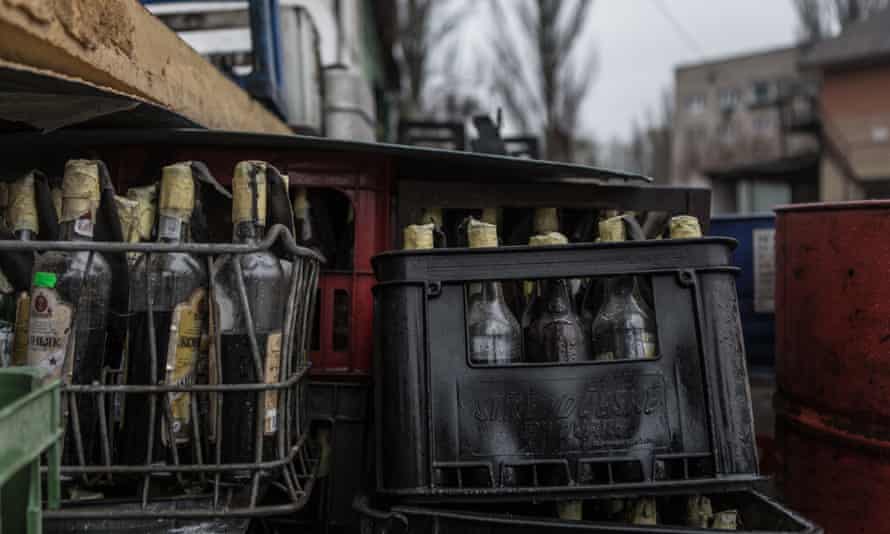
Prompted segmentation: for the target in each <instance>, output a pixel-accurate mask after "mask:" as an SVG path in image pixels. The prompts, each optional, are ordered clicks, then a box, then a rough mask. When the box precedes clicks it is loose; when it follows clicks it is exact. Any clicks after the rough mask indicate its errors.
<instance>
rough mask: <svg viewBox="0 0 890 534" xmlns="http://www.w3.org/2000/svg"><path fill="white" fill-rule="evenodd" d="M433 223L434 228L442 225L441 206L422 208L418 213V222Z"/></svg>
mask: <svg viewBox="0 0 890 534" xmlns="http://www.w3.org/2000/svg"><path fill="white" fill-rule="evenodd" d="M429 223H433V224H435V225H436V228H441V227H442V208H424V209H423V213H421V214H420V224H429Z"/></svg>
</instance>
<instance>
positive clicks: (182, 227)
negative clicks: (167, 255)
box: [158, 213, 189, 244]
mask: <svg viewBox="0 0 890 534" xmlns="http://www.w3.org/2000/svg"><path fill="white" fill-rule="evenodd" d="M188 241H189V225H188V221H187V220H185V219H182V218H181V217H177V216H175V215H170V214H164V213H161V215H160V217H159V218H158V243H171V244H175V243H187V242H188Z"/></svg>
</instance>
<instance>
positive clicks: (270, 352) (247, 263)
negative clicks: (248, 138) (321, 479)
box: [212, 161, 290, 478]
mask: <svg viewBox="0 0 890 534" xmlns="http://www.w3.org/2000/svg"><path fill="white" fill-rule="evenodd" d="M270 168H271V167H270V166H269V165H268V164H267V163H265V162H262V161H242V162H240V163H238V164H237V165H236V166H235V172H234V176H233V177H232V195H233V197H232V222H233V224H234V235H233V240H234V242H235V243H244V244H256V243H257V242H258V241H260V240H261V239H262V238H263V235H264V233H265V228H266V198H267V189H266V185H267V183H266V173H267V169H270ZM289 276H290V273H289V272H287V269H286V264H285V263H284V262H282V261H281V260H279V258H278V257H277V256H275V255H274V254H272V253H270V252H268V251H260V252H252V253H249V254H240V255H236V256H223V257H221V258H219V259H218V260H217V262H216V263H215V264H214V266H213V273H212V292H213V302H214V304H215V310H214V314H215V315H214V319H213V320H214V323H215V327H216V328H218V330H219V336H218V339H219V346H218V349H217V350H218V353H219V366H220V372H221V375H222V382H223V383H224V384H248V383H258V382H265V383H267V384H272V383H277V382H278V381H279V380H280V379H281V377H280V376H279V370H280V367H281V358H282V355H281V350H282V347H281V342H282V331H283V327H284V320H285V306H286V302H287V301H286V299H287V291H286V288H287V287H288V280H289ZM241 284H243V293H242V289H241V287H240V285H241ZM245 300H246V302H244V301H245ZM251 327H252V328H253V332H254V337H253V339H251V336H250V332H249V328H251ZM254 341H255V344H254ZM221 410H223V413H224V414H225V417H224V424H223V425H222V428H220V429H218V432H217V437H218V439H221V440H222V443H221V451H222V458H221V460H222V462H224V463H240V462H254V461H256V459H257V458H258V457H260V456H266V457H268V456H270V455H271V450H270V449H271V447H272V446H273V445H274V440H273V438H274V436H275V435H276V433H277V432H278V427H279V413H278V394H277V392H275V391H266V392H260V393H257V392H253V391H247V392H226V393H223V394H222V407H221ZM258 418H259V422H258ZM258 425H259V426H258ZM259 436H261V437H262V440H261V441H262V442H263V449H265V450H266V451H267V452H266V453H264V452H263V451H258V450H257V438H258V437H259ZM235 476H236V477H239V478H240V477H245V476H248V473H247V472H244V473H236V474H235Z"/></svg>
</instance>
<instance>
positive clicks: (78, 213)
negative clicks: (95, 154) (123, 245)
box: [60, 159, 99, 222]
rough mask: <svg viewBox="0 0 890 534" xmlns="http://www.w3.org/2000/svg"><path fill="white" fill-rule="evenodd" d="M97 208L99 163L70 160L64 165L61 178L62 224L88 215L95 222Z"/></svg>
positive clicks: (95, 161)
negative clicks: (63, 173)
mask: <svg viewBox="0 0 890 534" xmlns="http://www.w3.org/2000/svg"><path fill="white" fill-rule="evenodd" d="M98 208H99V161H97V160H89V159H72V160H69V161H68V163H66V164H65V175H64V177H63V178H62V217H61V218H60V220H61V221H62V222H67V221H75V220H77V219H80V218H82V217H83V216H84V215H89V219H90V221H95V220H96V210H97V209H98Z"/></svg>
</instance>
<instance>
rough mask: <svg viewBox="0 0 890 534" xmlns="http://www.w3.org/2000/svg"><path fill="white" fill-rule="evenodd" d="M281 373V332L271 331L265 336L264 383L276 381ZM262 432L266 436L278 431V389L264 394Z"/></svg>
mask: <svg viewBox="0 0 890 534" xmlns="http://www.w3.org/2000/svg"><path fill="white" fill-rule="evenodd" d="M280 373H281V332H273V333H270V334H269V337H267V338H266V384H274V383H276V382H278V375H279V374H280ZM265 410H266V415H265V418H264V420H265V422H264V433H265V434H266V435H267V436H268V435H271V434H274V433H275V432H277V431H278V390H271V391H267V392H266V395H265Z"/></svg>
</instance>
